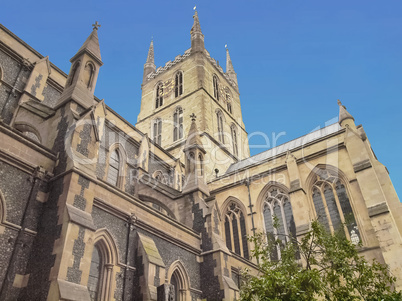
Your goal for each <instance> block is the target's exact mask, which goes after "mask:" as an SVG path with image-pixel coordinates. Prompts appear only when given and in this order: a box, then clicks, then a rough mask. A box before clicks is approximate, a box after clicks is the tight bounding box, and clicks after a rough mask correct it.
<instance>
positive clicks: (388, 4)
mask: <svg viewBox="0 0 402 301" xmlns="http://www.w3.org/2000/svg"><path fill="white" fill-rule="evenodd" d="M194 5H197V9H198V12H199V17H200V22H201V28H202V31H203V33H204V35H205V46H206V48H207V50H208V51H209V52H210V54H211V56H212V57H214V58H215V59H217V60H219V61H220V62H221V65H224V62H225V48H224V46H225V44H228V46H229V49H230V54H231V57H232V60H233V65H234V68H235V71H236V72H237V75H238V82H239V87H240V93H241V96H240V97H241V103H242V109H243V118H244V123H245V125H246V130H247V131H248V132H249V133H252V132H255V131H263V132H265V133H267V135H268V136H269V137H271V133H272V132H275V133H279V132H286V135H284V136H281V137H280V139H279V140H278V143H283V142H286V141H289V140H291V139H294V138H296V137H298V136H301V135H304V134H306V133H308V132H310V131H311V130H313V129H315V128H316V127H317V126H324V125H325V123H326V122H327V121H328V120H331V119H333V118H336V117H337V114H338V106H337V103H336V100H337V99H338V98H339V99H341V100H342V102H343V104H344V105H345V106H346V107H347V109H348V111H349V112H350V113H351V114H352V115H353V116H354V117H355V120H356V123H357V124H363V126H364V128H365V130H366V133H367V135H368V137H369V139H370V142H371V144H372V146H373V149H374V151H375V153H376V155H377V157H378V159H379V160H380V161H381V162H382V163H383V164H384V165H385V166H386V167H387V168H388V170H389V172H390V175H391V178H392V180H393V183H394V186H395V188H396V190H397V192H399V195H400V196H402V160H401V158H400V157H401V156H400V155H401V150H402V134H401V119H402V102H401V101H402V89H401V88H402V2H401V1H400V0H398V1H396V0H384V1H378V0H365V1H362V0H353V1H351V0H347V1H345V0H338V1H323V0H303V1H296V0H293V1H289V0H288V1H286V0H248V1H227V0H215V1H209V0H208V1H207V0H205V1H188V0H187V1H184V0H177V1H176V0H169V1H167V0H165V1H160V0H157V1H137V0H135V1H133V0H131V1H120V0H115V1H104V0H97V1H85V2H83V3H81V2H79V1H75V0H74V1H18V5H17V4H16V3H15V2H11V1H3V3H2V4H1V11H0V22H1V23H3V24H4V25H5V26H6V27H8V28H9V29H10V30H11V31H13V32H14V33H15V34H17V35H18V36H19V37H20V38H22V39H23V40H25V41H26V42H27V43H28V44H30V45H31V46H32V47H34V48H35V49H36V50H38V51H39V52H40V53H42V54H43V55H49V56H50V60H51V61H52V62H53V63H54V64H56V65H57V66H59V67H60V68H61V69H62V70H64V71H65V72H68V71H69V68H70V63H69V59H70V58H71V57H72V56H73V55H74V54H75V52H76V51H77V50H78V49H79V47H80V46H81V45H82V43H83V42H84V41H85V39H86V38H87V36H88V35H89V34H90V32H91V30H92V27H91V24H92V23H94V21H95V20H97V21H99V22H100V23H101V25H102V27H101V28H100V29H99V39H100V45H101V53H102V59H103V62H104V66H103V67H102V68H101V71H100V75H99V79H98V83H97V88H96V93H95V94H96V95H97V96H98V97H99V98H105V100H106V103H107V104H108V105H109V106H110V107H111V108H113V109H114V110H115V111H117V112H118V113H120V114H121V115H122V116H123V117H124V118H126V119H127V120H129V121H130V122H132V123H135V122H136V119H137V115H138V112H139V108H140V97H141V89H140V85H141V80H142V71H143V64H144V63H145V58H146V55H147V51H148V46H149V43H150V40H151V36H153V37H154V44H155V60H156V62H155V63H156V65H157V66H161V65H164V64H165V62H166V61H168V60H173V59H174V57H175V56H176V55H178V54H182V53H184V51H185V50H186V49H188V48H189V47H190V28H191V26H192V23H193V19H192V15H193V6H194ZM259 142H260V141H251V143H259ZM260 151H261V150H260Z"/></svg>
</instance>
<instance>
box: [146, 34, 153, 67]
mask: <svg viewBox="0 0 402 301" xmlns="http://www.w3.org/2000/svg"><path fill="white" fill-rule="evenodd" d="M147 63H149V64H155V56H154V40H153V39H152V40H151V44H150V45H149V50H148V56H147Z"/></svg>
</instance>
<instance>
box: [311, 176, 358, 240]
mask: <svg viewBox="0 0 402 301" xmlns="http://www.w3.org/2000/svg"><path fill="white" fill-rule="evenodd" d="M312 199H313V203H314V208H315V211H316V214H317V219H318V221H319V222H320V223H321V224H322V225H323V226H324V227H325V229H327V230H328V231H329V232H331V233H335V232H338V231H341V233H345V235H346V237H347V238H348V239H350V240H351V241H352V243H353V244H358V243H359V242H360V241H361V238H360V233H359V229H358V226H357V222H356V219H355V216H354V214H353V210H352V206H351V205H350V201H349V197H348V193H347V191H346V187H345V185H344V184H343V183H342V181H341V180H340V179H339V177H338V176H337V175H336V174H335V173H334V172H332V171H329V170H324V169H320V170H319V171H318V172H317V178H316V180H315V182H314V184H313V188H312Z"/></svg>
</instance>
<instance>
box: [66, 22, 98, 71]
mask: <svg viewBox="0 0 402 301" xmlns="http://www.w3.org/2000/svg"><path fill="white" fill-rule="evenodd" d="M92 26H94V28H93V30H92V32H91V34H90V35H89V37H88V38H87V40H86V41H85V42H84V44H82V46H81V48H80V49H79V50H78V52H77V53H76V54H75V55H74V56H73V57H72V58H71V60H70V62H73V61H74V60H75V59H76V58H77V57H78V56H80V55H81V54H82V53H83V52H87V53H88V54H89V55H90V56H91V57H92V58H93V59H94V60H96V61H97V63H99V65H101V66H102V65H103V63H102V58H101V54H100V48H99V38H98V28H99V27H100V24H98V22H95V24H93V25H92Z"/></svg>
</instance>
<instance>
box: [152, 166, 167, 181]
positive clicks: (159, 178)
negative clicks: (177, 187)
mask: <svg viewBox="0 0 402 301" xmlns="http://www.w3.org/2000/svg"><path fill="white" fill-rule="evenodd" d="M152 177H153V178H154V179H155V180H157V181H159V182H161V183H162V184H165V185H169V177H167V176H166V175H165V174H164V173H163V172H162V171H161V170H160V169H158V170H156V171H154V173H153V174H152Z"/></svg>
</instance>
